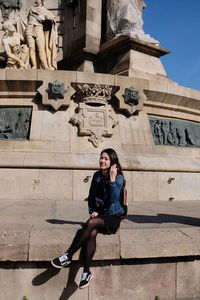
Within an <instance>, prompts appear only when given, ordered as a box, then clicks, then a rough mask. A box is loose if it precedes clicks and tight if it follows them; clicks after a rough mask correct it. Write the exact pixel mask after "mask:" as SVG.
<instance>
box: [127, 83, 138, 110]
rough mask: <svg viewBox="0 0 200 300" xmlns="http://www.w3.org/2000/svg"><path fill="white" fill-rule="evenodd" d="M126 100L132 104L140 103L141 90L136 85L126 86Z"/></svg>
mask: <svg viewBox="0 0 200 300" xmlns="http://www.w3.org/2000/svg"><path fill="white" fill-rule="evenodd" d="M123 97H124V102H125V103H126V104H128V105H130V106H134V105H138V103H139V98H140V97H139V91H138V90H136V89H135V88H134V87H132V86H131V87H130V88H125V91H124V94H123Z"/></svg>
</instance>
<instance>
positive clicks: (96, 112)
mask: <svg viewBox="0 0 200 300" xmlns="http://www.w3.org/2000/svg"><path fill="white" fill-rule="evenodd" d="M73 86H74V88H75V89H76V93H75V94H74V96H73V97H72V98H73V99H74V101H75V102H78V112H77V113H75V115H74V116H73V117H72V118H71V119H70V122H71V123H72V124H73V125H76V126H78V134H79V135H80V136H89V139H88V140H89V141H90V142H91V143H92V144H93V145H94V146H95V147H98V146H99V144H100V143H101V142H102V141H103V137H111V136H112V135H113V128H114V127H115V126H116V125H117V122H118V121H117V117H116V114H115V112H114V110H113V108H112V106H111V105H110V104H108V101H109V100H111V97H112V95H113V94H114V93H115V91H116V90H117V89H118V87H113V86H108V85H107V86H106V85H97V84H85V83H83V84H81V83H78V84H75V83H74V84H73Z"/></svg>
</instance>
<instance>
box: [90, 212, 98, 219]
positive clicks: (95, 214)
mask: <svg viewBox="0 0 200 300" xmlns="http://www.w3.org/2000/svg"><path fill="white" fill-rule="evenodd" d="M97 216H98V212H96V211H93V212H92V213H91V214H90V218H95V217H97Z"/></svg>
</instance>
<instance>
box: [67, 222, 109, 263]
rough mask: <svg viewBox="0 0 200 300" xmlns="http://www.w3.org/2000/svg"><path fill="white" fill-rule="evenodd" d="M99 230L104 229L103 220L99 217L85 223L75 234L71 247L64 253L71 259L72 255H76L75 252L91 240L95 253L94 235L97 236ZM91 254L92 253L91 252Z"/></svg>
mask: <svg viewBox="0 0 200 300" xmlns="http://www.w3.org/2000/svg"><path fill="white" fill-rule="evenodd" d="M100 229H104V220H103V219H101V218H99V217H95V218H91V219H89V220H88V221H87V223H86V224H85V225H84V227H83V228H82V229H81V230H79V231H78V232H77V234H76V236H75V238H74V240H73V242H72V244H71V246H70V247H69V249H68V250H67V251H66V253H67V255H68V257H69V258H70V259H71V258H72V256H73V255H74V253H76V251H78V250H79V249H80V248H81V247H82V246H83V245H84V244H85V243H87V242H88V241H91V240H92V241H91V243H92V247H93V248H94V251H95V248H96V235H97V232H98V230H100ZM94 237H95V238H94ZM94 242H95V243H94ZM91 252H93V250H92V251H91ZM93 255H94V254H93ZM93 255H92V256H93Z"/></svg>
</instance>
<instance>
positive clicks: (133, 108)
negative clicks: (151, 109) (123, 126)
mask: <svg viewBox="0 0 200 300" xmlns="http://www.w3.org/2000/svg"><path fill="white" fill-rule="evenodd" d="M115 97H116V98H117V99H118V109H119V110H121V111H123V113H124V114H125V115H126V116H128V117H130V116H131V115H133V114H135V113H137V112H138V111H141V110H142V109H143V103H144V101H145V99H146V96H145V94H144V92H143V90H142V89H138V88H136V87H133V86H130V87H124V90H123V88H122V89H120V90H119V91H118V92H117V93H116V94H115Z"/></svg>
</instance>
